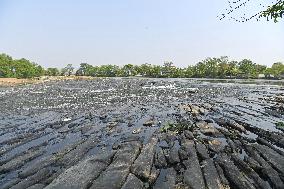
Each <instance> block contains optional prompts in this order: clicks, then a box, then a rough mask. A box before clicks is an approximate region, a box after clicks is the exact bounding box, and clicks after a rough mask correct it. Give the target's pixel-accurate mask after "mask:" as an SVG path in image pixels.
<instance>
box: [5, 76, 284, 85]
mask: <svg viewBox="0 0 284 189" xmlns="http://www.w3.org/2000/svg"><path fill="white" fill-rule="evenodd" d="M98 78H120V79H133V78H136V79H165V80H167V79H169V80H172V79H185V80H199V81H204V82H211V83H239V84H272V85H280V86H284V79H281V80H275V79H229V78H224V79H220V78H215V79H214V78H148V77H135V76H132V77H92V76H42V77H38V78H27V79H18V78H0V87H15V86H21V85H28V84H39V83H44V82H49V81H62V80H93V79H98Z"/></svg>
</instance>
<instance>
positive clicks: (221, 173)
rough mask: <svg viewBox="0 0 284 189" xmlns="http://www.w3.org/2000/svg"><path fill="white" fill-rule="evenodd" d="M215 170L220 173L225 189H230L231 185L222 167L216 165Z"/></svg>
mask: <svg viewBox="0 0 284 189" xmlns="http://www.w3.org/2000/svg"><path fill="white" fill-rule="evenodd" d="M215 168H216V170H217V172H218V175H219V178H220V181H221V183H222V185H223V186H224V188H230V187H229V185H230V183H229V181H228V180H227V178H226V177H225V175H224V171H223V169H222V168H221V167H220V165H219V164H218V163H215Z"/></svg>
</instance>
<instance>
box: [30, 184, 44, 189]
mask: <svg viewBox="0 0 284 189" xmlns="http://www.w3.org/2000/svg"><path fill="white" fill-rule="evenodd" d="M44 187H45V185H44V184H35V185H32V186H30V187H28V188H27V189H43V188H44Z"/></svg>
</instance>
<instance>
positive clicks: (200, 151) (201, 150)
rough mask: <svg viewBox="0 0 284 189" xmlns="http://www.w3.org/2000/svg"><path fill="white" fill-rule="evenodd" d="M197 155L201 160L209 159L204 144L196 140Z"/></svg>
mask: <svg viewBox="0 0 284 189" xmlns="http://www.w3.org/2000/svg"><path fill="white" fill-rule="evenodd" d="M195 147H196V151H197V155H198V157H199V158H200V159H201V160H205V159H209V158H210V157H209V154H208V151H207V148H206V146H205V145H204V144H202V143H199V142H197V143H196V145H195Z"/></svg>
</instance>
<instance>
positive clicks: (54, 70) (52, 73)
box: [45, 68, 60, 76]
mask: <svg viewBox="0 0 284 189" xmlns="http://www.w3.org/2000/svg"><path fill="white" fill-rule="evenodd" d="M45 75H48V76H58V75H60V72H59V70H58V69H57V68H47V70H46V72H45Z"/></svg>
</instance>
